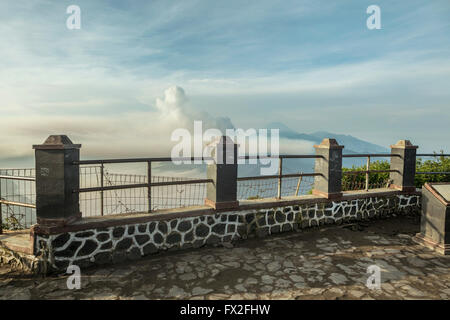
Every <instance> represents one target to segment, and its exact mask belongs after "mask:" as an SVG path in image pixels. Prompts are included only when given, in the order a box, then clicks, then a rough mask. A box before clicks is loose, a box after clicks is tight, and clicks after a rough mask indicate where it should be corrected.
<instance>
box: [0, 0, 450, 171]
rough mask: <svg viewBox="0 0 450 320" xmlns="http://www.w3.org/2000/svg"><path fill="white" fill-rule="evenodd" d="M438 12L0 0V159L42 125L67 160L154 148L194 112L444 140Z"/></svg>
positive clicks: (388, 140) (446, 76)
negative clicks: (76, 150)
mask: <svg viewBox="0 0 450 320" xmlns="http://www.w3.org/2000/svg"><path fill="white" fill-rule="evenodd" d="M374 4H375V5H378V6H379V7H380V9H381V29H379V30H377V29H375V30H369V29H368V28H367V26H366V20H367V18H368V17H369V16H370V14H367V13H366V9H367V7H368V6H369V5H374ZM69 5H78V6H79V7H80V9H81V29H79V30H69V29H68V28H67V27H66V20H67V18H68V17H69V14H67V13H66V9H67V7H68V6H69ZM449 17H450V2H449V1H448V0H435V1H414V0H408V1H381V0H371V1H364V0H354V1H351V0H347V1H322V0H315V1H313V0H312V1H309V0H308V1H306V0H305V1H300V0H297V1H291V0H282V1H277V0H270V1H267V0H258V1H244V0H240V1H233V0H227V1H211V0H192V1H190V0H184V1H170V0H164V1H129V0H128V1H127V0H120V1H119V0H117V1H116V0H114V1H113V0H110V1H100V0H98V1H92V0H89V1H87V0H71V1H62V0H61V1H46V0H29V1H24V0H14V1H13V0H4V1H1V3H0V39H1V41H0V111H1V117H0V166H5V165H8V166H11V165H9V164H11V163H18V164H19V163H26V164H29V163H32V156H33V150H32V149H31V145H32V144H39V143H42V142H43V141H44V140H45V139H46V137H47V136H49V135H50V134H67V135H68V136H69V137H70V138H71V139H72V141H73V142H74V143H81V144H82V145H83V147H82V150H81V153H82V158H108V157H138V156H168V155H169V154H170V148H171V147H172V146H173V145H174V142H171V141H170V136H171V132H173V130H175V129H176V128H188V129H192V126H193V121H194V120H202V121H204V123H205V127H218V128H219V129H222V128H225V127H227V126H229V125H233V126H234V127H236V128H244V129H247V128H263V127H264V126H265V125H266V124H267V123H270V122H282V123H284V124H286V125H287V126H289V127H290V128H292V129H294V130H296V131H298V132H304V133H311V132H315V131H328V132H333V133H337V134H349V135H353V136H355V137H357V138H360V139H363V140H366V141H370V142H372V143H376V144H379V145H382V146H386V147H388V146H389V145H390V144H393V143H395V142H396V141H397V140H400V139H409V140H411V141H412V142H413V143H414V144H417V145H419V147H420V148H419V152H431V151H438V150H441V149H443V150H445V151H446V152H450V143H449V140H448V136H449V133H450V129H449V124H450V89H449V88H450V18H449ZM280 148H281V151H283V150H287V152H293V153H302V152H295V151H296V150H300V151H305V150H306V149H308V148H309V149H310V148H311V146H308V148H305V147H304V145H303V144H302V143H301V142H299V143H298V145H297V144H289V145H288V144H287V143H285V145H283V143H282V145H281V146H280ZM296 148H297V149H296ZM309 149H308V150H309ZM308 150H306V151H308ZM30 159H31V160H30ZM2 163H3V164H5V165H1V164H2Z"/></svg>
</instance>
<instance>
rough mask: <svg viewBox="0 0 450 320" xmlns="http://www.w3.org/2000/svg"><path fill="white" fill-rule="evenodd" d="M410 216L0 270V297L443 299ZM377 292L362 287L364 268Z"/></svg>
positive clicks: (443, 268)
mask: <svg viewBox="0 0 450 320" xmlns="http://www.w3.org/2000/svg"><path fill="white" fill-rule="evenodd" d="M418 229H419V225H418V220H417V218H407V217H402V218H393V219H390V220H378V221H372V222H370V223H366V224H365V225H361V224H360V225H353V226H349V227H343V226H341V227H336V226H335V227H330V228H327V229H321V230H317V229H316V230H308V231H303V232H300V233H287V234H282V235H281V234H280V235H277V236H271V237H268V238H265V239H250V240H246V241H243V242H238V243H235V244H234V246H229V247H218V248H202V249H197V250H192V251H185V252H168V253H165V254H161V255H156V256H152V257H149V258H146V259H143V260H139V261H138V262H134V263H126V264H121V265H116V266H109V267H105V268H91V269H87V270H82V274H83V277H82V280H81V289H79V290H68V289H67V287H66V280H67V276H65V275H62V276H52V277H46V278H42V277H31V276H23V275H18V274H16V273H13V272H11V271H10V270H9V269H7V268H6V267H1V268H0V299H177V298H178V299H180V298H181V299H449V298H450V268H449V267H450V257H443V256H439V255H437V254H434V253H433V252H431V251H429V250H428V249H425V248H422V247H420V246H418V245H416V244H414V243H412V242H411V236H412V235H414V234H415V233H416V232H417V231H418ZM373 264H375V265H378V266H379V267H380V268H381V282H382V286H381V290H370V289H368V288H367V287H366V286H365V283H366V280H367V278H368V276H369V274H367V273H366V270H367V267H368V266H369V265H373Z"/></svg>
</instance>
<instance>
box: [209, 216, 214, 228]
mask: <svg viewBox="0 0 450 320" xmlns="http://www.w3.org/2000/svg"><path fill="white" fill-rule="evenodd" d="M207 221H208V225H210V226H212V225H213V224H214V218H213V217H208V219H207Z"/></svg>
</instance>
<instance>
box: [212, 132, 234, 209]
mask: <svg viewBox="0 0 450 320" xmlns="http://www.w3.org/2000/svg"><path fill="white" fill-rule="evenodd" d="M210 147H211V148H213V151H212V155H213V157H214V158H215V160H214V163H212V164H208V167H207V179H212V180H213V183H208V185H207V191H206V193H207V195H206V199H205V204H206V205H208V206H211V207H213V208H214V209H233V208H237V207H238V206H239V202H238V201H237V170H238V165H237V144H235V143H234V142H233V140H232V139H231V138H230V137H227V136H222V137H220V138H218V139H217V140H216V141H214V142H212V143H211V145H210Z"/></svg>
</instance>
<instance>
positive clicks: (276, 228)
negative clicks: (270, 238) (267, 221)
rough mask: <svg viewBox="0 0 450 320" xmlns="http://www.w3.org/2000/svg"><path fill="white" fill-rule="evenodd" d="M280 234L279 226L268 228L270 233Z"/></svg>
mask: <svg viewBox="0 0 450 320" xmlns="http://www.w3.org/2000/svg"><path fill="white" fill-rule="evenodd" d="M279 232H280V226H273V227H272V228H270V233H279Z"/></svg>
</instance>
